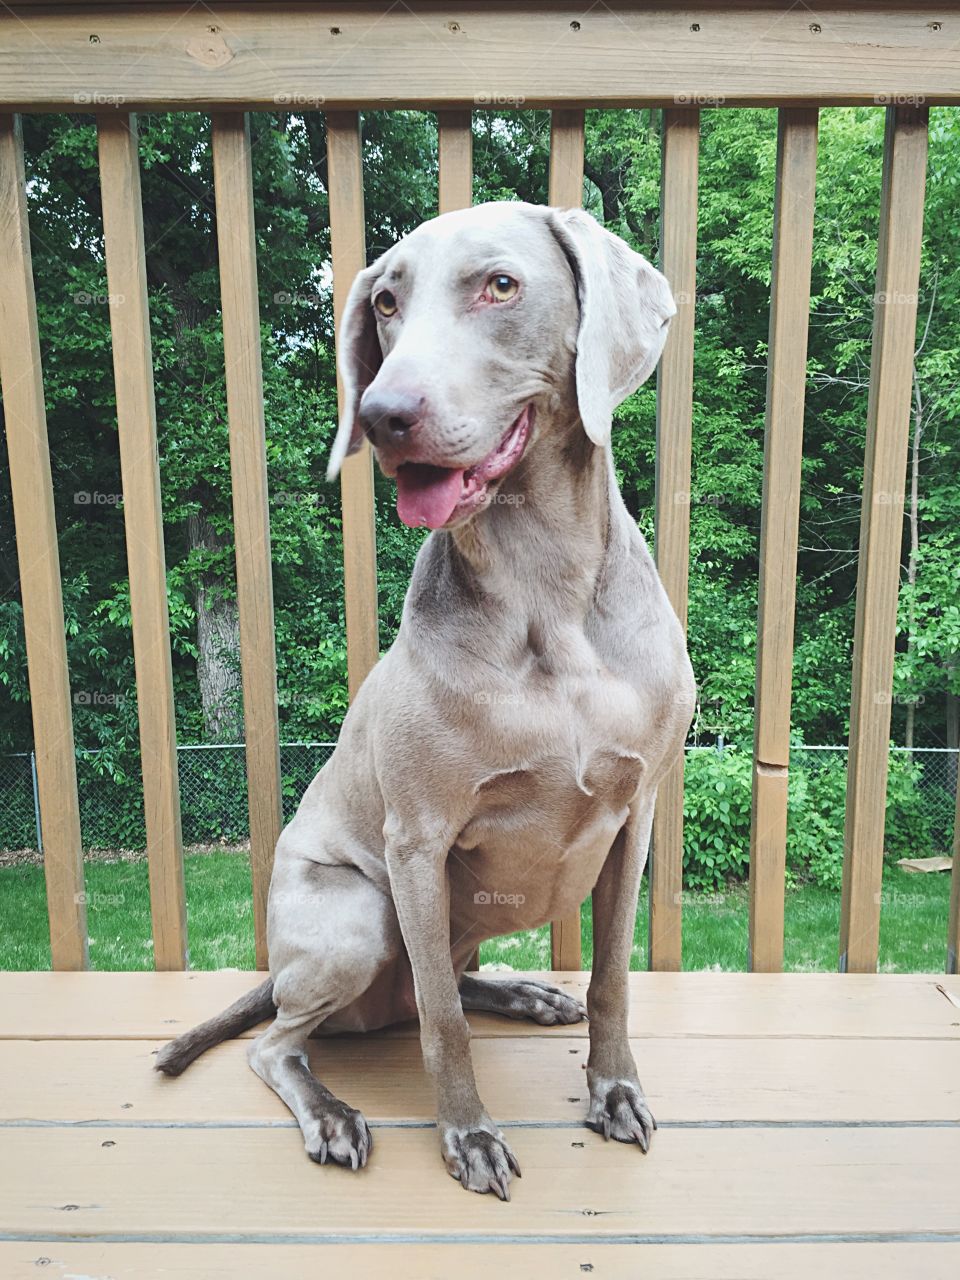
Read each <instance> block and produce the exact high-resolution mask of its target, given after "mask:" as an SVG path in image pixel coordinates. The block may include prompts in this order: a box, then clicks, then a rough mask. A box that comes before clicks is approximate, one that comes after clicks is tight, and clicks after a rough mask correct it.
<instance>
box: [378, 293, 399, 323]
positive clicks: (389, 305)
mask: <svg viewBox="0 0 960 1280" xmlns="http://www.w3.org/2000/svg"><path fill="white" fill-rule="evenodd" d="M373 305H374V307H375V308H376V309H377V311H378V312H379V313H380V315H382V316H393V315H396V313H397V300H396V298H395V297H394V296H393V294H392V293H391V292H390V290H389V289H384V290H383V292H382V293H378V294H377V296H376V297H375V298H374V300H373Z"/></svg>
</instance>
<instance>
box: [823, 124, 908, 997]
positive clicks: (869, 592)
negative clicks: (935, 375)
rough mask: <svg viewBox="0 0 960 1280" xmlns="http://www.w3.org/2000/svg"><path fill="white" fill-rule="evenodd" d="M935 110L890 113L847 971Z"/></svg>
mask: <svg viewBox="0 0 960 1280" xmlns="http://www.w3.org/2000/svg"><path fill="white" fill-rule="evenodd" d="M927 114H928V113H927V109H926V108H925V107H909V106H897V107H888V108H887V129H886V137H885V140H884V156H883V185H882V192H881V197H880V201H881V206H880V239H879V244H878V246H877V286H876V294H875V297H874V320H873V352H872V359H871V365H870V394H869V399H868V404H867V448H866V458H865V461H864V473H863V500H862V507H861V515H860V560H859V569H858V574H857V611H856V622H855V627H854V639H853V688H852V695H851V703H850V753H849V759H848V765H847V808H846V822H845V827H844V864H843V896H842V902H841V911H840V968H841V970H843V971H846V972H866V971H870V970H873V969H875V968H876V965H877V953H878V948H879V936H880V886H881V873H882V870H883V833H884V819H885V816H886V795H887V762H888V755H889V750H888V748H889V740H890V703H891V695H892V692H893V653H894V641H895V637H896V625H897V593H898V590H899V586H900V546H901V540H902V536H903V504H904V489H905V484H906V466H907V442H908V433H909V427H910V402H911V392H912V378H913V358H914V347H915V343H916V328H917V288H918V284H919V278H920V251H921V246H922V241H923V198H924V189H925V181H926V164H927Z"/></svg>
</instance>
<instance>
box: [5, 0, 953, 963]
mask: <svg viewBox="0 0 960 1280" xmlns="http://www.w3.org/2000/svg"><path fill="white" fill-rule="evenodd" d="M498 101H511V102H520V103H522V104H523V105H524V106H525V107H527V108H534V107H537V108H543V107H546V108H550V109H551V110H552V112H553V115H552V130H551V162H550V201H551V202H552V203H556V204H563V205H573V204H577V203H579V202H580V197H581V191H582V185H583V149H584V116H583V112H584V109H585V108H586V107H590V106H596V107H599V106H603V107H614V106H618V107H638V106H648V107H649V106H653V107H660V108H663V151H662V157H663V173H662V187H661V213H662V228H661V264H660V265H661V266H662V268H663V270H664V271H665V272H666V274H667V276H668V278H669V279H670V282H671V284H672V287H673V289H674V292H675V294H676V295H677V300H678V314H677V317H676V319H675V321H674V323H673V327H672V332H671V335H670V338H669V341H668V343H667V347H666V350H665V352H664V355H663V359H662V361H661V364H660V368H659V374H658V411H657V469H656V482H657V483H656V539H655V543H656V555H657V561H658V564H659V568H660V573H661V575H662V577H663V580H664V582H665V584H666V587H667V590H668V592H669V594H670V597H671V599H672V601H673V603H674V605H675V607H676V609H677V611H678V613H679V614H680V616H681V618H683V619H685V616H686V597H687V572H688V557H689V506H688V504H687V502H686V501H685V500H684V499H685V497H686V496H687V495H688V494H689V493H690V489H691V483H690V451H691V424H692V385H693V344H694V298H695V294H696V244H697V212H696V211H697V189H698V179H697V160H698V139H699V112H700V106H699V105H698V104H701V105H707V104H709V105H710V107H711V109H714V108H715V109H723V110H726V109H731V108H735V107H736V106H739V105H775V106H777V107H779V133H778V143H777V181H776V197H775V214H774V229H775V234H774V245H773V261H772V286H771V317H770V343H769V364H768V380H767V409H766V445H765V458H764V482H763V505H762V529H761V553H760V584H759V586H760V604H759V620H758V649H757V679H756V710H755V726H756V728H755V750H754V781H753V833H752V841H751V871H750V964H751V967H752V968H753V969H757V970H776V969H779V968H780V967H781V966H782V962H783V901H784V882H785V849H786V812H787V809H786V806H787V770H788V763H789V725H790V695H791V679H790V673H791V667H792V656H793V621H794V598H795V577H796V558H797V535H798V518H799V495H800V465H801V440H802V424H803V405H804V387H805V380H806V338H807V317H808V312H809V301H810V267H811V252H812V238H813V214H814V200H815V192H814V188H815V175H816V162H817V120H818V110H819V109H820V108H821V107H828V106H831V105H853V104H866V105H883V104H886V114H887V127H886V137H885V143H884V155H883V186H882V199H881V209H880V237H879V246H878V267H877V287H876V295H875V301H874V331H873V355H872V365H871V376H870V395H869V406H868V418H867V448H866V459H865V470H864V491H863V503H862V517H861V539H860V559H859V577H858V590H857V603H856V628H855V640H854V654H853V672H852V697H851V714H850V772H849V782H848V787H847V811H846V839H845V862H844V877H843V897H842V913H841V929H840V946H839V952H840V967H841V969H844V970H847V971H851V972H852V971H869V970H873V969H875V968H876V964H877V953H878V938H879V913H880V897H881V895H880V888H881V872H882V864H883V831H884V808H885V792H886V770H887V744H888V738H889V731H890V702H891V699H890V693H891V689H892V680H893V651H894V637H895V627H896V607H897V588H898V583H899V573H900V544H901V532H902V518H903V494H904V488H905V466H906V454H907V433H908V426H909V418H910V403H909V402H910V386H911V371H912V364H913V354H914V343H915V331H916V312H917V288H918V280H919V270H920V252H921V239H922V229H923V198H924V185H925V166H926V152H927V115H928V108H929V106H931V105H941V104H955V103H958V102H960V6H958V4H957V3H955V2H954V0H951V2H950V3H946V4H943V5H941V6H940V7H939V8H938V9H937V10H936V11H935V12H934V11H931V12H930V13H927V12H926V11H925V10H924V9H923V8H922V7H917V6H914V5H912V4H908V3H899V4H898V3H894V4H881V3H859V2H858V0H848V2H847V3H846V4H842V5H840V4H820V5H818V7H817V12H816V13H814V12H813V11H812V10H811V9H809V8H808V7H806V6H797V5H790V4H786V3H774V2H772V0H769V2H765V0H742V3H738V4H725V3H713V4H708V3H701V4H699V5H696V6H693V7H690V6H687V5H681V4H678V3H672V2H671V0H662V2H660V3H649V4H642V3H630V2H629V0H611V2H610V3H607V4H604V5H603V6H597V7H589V6H588V7H586V8H581V7H579V6H577V5H575V4H570V3H567V2H566V0H553V2H538V0H520V2H518V3H507V2H506V0H503V2H497V0H489V2H487V0H467V2H465V3H453V4H451V5H442V6H440V5H438V4H436V3H434V0H407V3H405V4H402V5H395V4H390V3H377V2H376V0H371V2H370V3H352V2H351V0H339V3H326V4H324V3H296V4H293V3H291V4H284V5H267V4H263V3H259V4H258V3H243V2H242V0H237V2H235V3H229V4H216V3H214V4H205V5H203V6H195V5H191V4H186V3H168V2H166V0H163V2H160V3H147V4H144V5H140V6H124V5H121V4H112V3H107V2H101V3H99V4H79V3H73V4H71V3H61V4H59V5H57V4H51V5H46V4H45V5H38V6H34V5H28V4H21V5H16V4H15V5H13V6H11V7H4V8H3V9H2V10H0V378H2V388H3V397H4V409H5V415H6V430H7V444H8V451H9V462H10V471H11V483H12V491H13V504H14V513H15V520H16V532H17V544H18V550H19V557H20V569H21V589H22V599H23V612H24V624H25V630H26V641H27V656H28V666H29V677H30V690H31V700H32V710H33V724H34V735H35V748H36V757H37V773H38V783H39V794H40V804H41V810H42V814H43V823H44V851H45V860H44V865H45V872H46V882H47V896H48V908H49V916H50V936H51V950H52V960H53V965H54V967H55V968H58V969H81V968H84V967H85V966H86V964H87V932H86V920H85V916H84V906H83V901H84V900H83V893H82V890H83V866H82V851H81V843H80V821H79V807H78V801H77V783H76V772H75V757H74V745H73V728H72V723H71V704H70V692H69V678H68V672H67V658H66V648H65V642H64V620H63V605H62V597H61V582H60V568H59V560H58V552H57V533H56V526H55V520H54V505H53V491H52V483H51V470H50V460H49V453H48V449H47V433H46V421H45V413H44V394H43V382H42V374H41V367H40V347H39V339H38V330H37V314H36V304H35V297H34V287H33V277H32V271H31V260H30V239H29V230H28V226H27V202H26V192H25V183H24V161H23V147H22V141H21V132H20V127H19V122H18V115H17V113H21V112H31V111H52V110H69V111H76V110H77V109H78V107H79V108H81V109H83V108H87V109H91V108H92V109H93V110H95V111H97V112H98V115H97V120H98V130H99V144H100V169H101V182H102V196H103V218H104V234H105V244H106V259H107V273H108V280H109V290H110V320H111V328H112V334H113V353H114V367H115V378H116V392H117V420H118V428H119V440H120V454H121V467H122V477H123V491H124V499H125V500H124V521H125V528H126V539H127V553H128V564H129V572H130V583H131V611H132V621H133V642H134V656H135V665H136V678H137V696H138V706H139V719H140V735H141V754H142V762H143V766H144V767H143V776H144V790H145V795H144V802H145V815H146V830H147V853H148V859H149V867H150V892H151V902H152V912H153V938H154V953H155V963H156V967H157V968H158V969H177V968H183V967H184V966H185V965H186V962H187V947H186V927H185V918H186V917H185V898H184V876H183V849H182V840H181V833H180V807H179V794H178V785H177V770H176V743H175V720H174V705H173V690H172V680H171V657H170V638H169V626H168V618H167V602H166V578H165V563H164V549H163V528H162V520H161V507H160V476H159V466H158V452H157V433H156V420H155V410H154V397H153V373H152V361H151V350H150V330H149V322H148V309H147V290H146V271H145V261H144V237H143V218H142V210H141V202H140V180H139V165H138V156H137V127H136V115H135V113H136V111H137V110H188V111H209V112H210V113H212V117H213V160H214V170H215V189H216V211H217V226H218V238H219V251H220V271H221V289H222V304H223V327H224V352H225V365H226V385H227V400H228V412H229V425H230V461H231V468H232V477H233V494H234V499H233V503H234V521H235V538H236V567H237V588H238V600H239V615H240V645H241V661H242V668H243V702H244V716H245V723H246V732H247V763H248V786H249V808H250V832H251V857H252V869H253V894H254V907H255V913H254V914H255V927H256V943H257V963H258V965H259V966H263V965H265V963H266V941H265V904H266V894H267V887H268V884H269V877H270V868H271V861H272V856H273V848H274V845H275V843H276V838H277V835H278V833H279V829H280V821H281V805H280V764H279V754H278V733H277V710H276V661H275V654H274V633H273V610H272V583H271V559H270V530H269V517H268V505H267V493H268V488H267V467H266V454H265V447H264V420H263V397H262V381H261V367H260V342H259V314H258V300H257V263H256V256H255V242H254V233H253V191H252V179H251V162H250V138H249V131H248V126H247V119H246V116H245V115H244V112H245V111H247V110H257V109H265V110H270V109H276V106H277V104H278V103H299V104H304V105H303V106H302V108H301V107H298V110H301V109H302V110H303V111H306V110H310V109H319V108H320V107H321V106H322V109H323V110H324V111H325V112H326V120H327V140H328V172H329V202H330V233H331V242H332V260H333V281H334V310H335V316H336V318H337V320H338V321H339V317H340V314H341V311H342V308H343V304H344V300H345V297H346V292H347V290H348V288H349V285H350V282H351V280H352V278H353V276H354V274H355V273H356V271H357V270H358V269H359V268H361V267H362V266H363V265H364V208H363V178H362V166H361V141H360V119H359V114H358V112H359V110H360V109H361V108H371V109H373V108H376V109H384V108H391V107H417V108H421V109H425V110H435V111H437V113H438V118H439V161H440V164H439V170H440V192H439V200H440V208H441V210H443V211H445V210H448V209H453V208H457V207H460V206H463V205H466V204H468V203H469V202H470V199H471V186H472V182H471V177H472V173H471V170H472V163H471V128H470V124H471V112H472V110H473V109H474V108H475V107H478V104H483V103H496V102H498ZM308 104H312V105H308ZM479 109H482V107H479ZM341 484H342V495H343V541H344V579H345V592H346V619H347V649H348V676H349V686H350V690H351V692H355V691H356V689H357V687H358V686H359V684H360V682H361V681H362V680H363V678H364V676H365V675H366V673H367V672H368V671H369V670H370V668H371V666H372V665H373V664H374V662H376V660H377V657H378V652H379V631H378V620H377V568H376V545H375V536H374V506H373V481H372V462H371V454H370V450H369V449H368V448H366V447H365V448H364V449H363V450H362V451H361V452H360V453H359V454H357V455H356V456H355V457H353V458H351V459H350V460H349V461H348V462H347V464H346V465H345V467H344V469H343V474H342V480H341ZM682 802H683V778H682V767H681V765H680V763H679V762H678V765H677V767H676V768H675V769H674V770H673V772H672V773H671V774H670V775H669V776H668V778H667V779H666V781H665V782H664V783H663V785H662V787H661V792H660V796H659V799H658V804H657V814H656V821H655V826H654V840H653V851H652V857H651V864H650V865H651V874H650V946H649V963H650V965H651V967H652V968H657V969H678V968H679V967H680V958H681V888H682V823H683V810H682ZM958 827H960V824H958ZM958 863H960V858H956V859H955V869H954V874H953V893H952V898H951V910H950V922H949V937H948V940H947V947H948V962H947V963H948V968H952V969H953V970H954V971H956V967H957V957H958V953H960V871H958V869H957V864H958ZM553 964H554V966H555V967H557V968H567V969H569V968H578V967H579V966H580V930H579V920H578V919H576V918H571V919H570V920H563V921H557V922H555V924H554V926H553Z"/></svg>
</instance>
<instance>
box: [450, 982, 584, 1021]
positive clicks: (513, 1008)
mask: <svg viewBox="0 0 960 1280" xmlns="http://www.w3.org/2000/svg"><path fill="white" fill-rule="evenodd" d="M460 1003H461V1004H462V1005H463V1007H464V1009H478V1010H479V1009H482V1010H484V1011H486V1012H487V1013H502V1014H503V1015H504V1017H506V1018H529V1019H530V1021H531V1022H539V1023H541V1024H542V1025H543V1026H556V1025H558V1024H564V1025H569V1024H570V1023H571V1022H580V1021H582V1020H583V1019H584V1018H585V1017H586V1016H587V1007H586V1005H585V1004H584V1003H583V1002H582V1001H581V1000H578V999H577V998H576V996H572V995H570V994H569V993H568V992H566V991H561V990H560V988H559V987H554V986H551V985H550V983H549V982H540V981H539V980H538V979H536V978H509V979H507V980H505V981H501V980H500V979H494V980H490V979H488V978H478V977H476V976H475V975H474V974H472V973H465V974H464V975H463V977H462V978H461V979H460Z"/></svg>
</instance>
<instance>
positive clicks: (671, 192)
mask: <svg viewBox="0 0 960 1280" xmlns="http://www.w3.org/2000/svg"><path fill="white" fill-rule="evenodd" d="M662 147H663V150H662V176H661V185H660V270H661V271H662V272H663V273H664V275H665V276H666V277H667V280H668V281H669V283H670V288H671V289H672V291H673V296H674V300H675V302H676V304H677V314H676V315H675V316H674V318H673V320H672V321H671V323H670V334H669V337H668V338H667V343H666V346H665V347H664V351H663V355H662V356H661V357H660V364H659V367H658V370H657V471H656V533H655V540H654V544H655V550H656V560H657V569H658V571H659V573H660V577H661V579H662V581H663V585H664V587H665V588H666V592H667V595H668V596H669V598H670V603H671V604H672V605H673V607H674V609H675V610H676V613H677V616H678V618H679V619H680V621H681V623H682V624H683V627H684V629H686V625H687V580H688V577H689V562H690V498H691V494H690V488H691V481H690V453H691V442H692V436H693V322H694V311H695V306H696V289H697V280H696V274H697V182H698V166H699V151H700V113H699V111H697V110H695V109H686V110H670V111H665V112H664V113H663V144H662ZM683 766H684V760H683V756H682V754H681V756H680V758H679V759H678V760H677V761H676V763H675V764H674V765H673V767H672V768H671V769H670V771H669V773H668V774H667V775H666V777H664V779H663V780H662V782H661V783H660V787H659V790H658V792H657V805H656V809H655V811H654V818H653V839H652V842H651V848H650V863H649V893H650V917H649V947H648V954H649V963H650V968H651V969H661V970H663V969H679V968H680V965H681V956H682V947H683V937H682V893H683Z"/></svg>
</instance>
